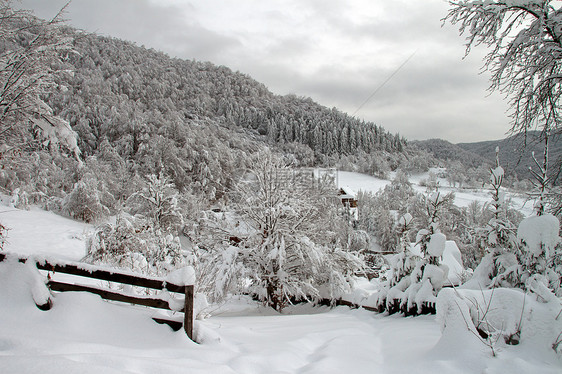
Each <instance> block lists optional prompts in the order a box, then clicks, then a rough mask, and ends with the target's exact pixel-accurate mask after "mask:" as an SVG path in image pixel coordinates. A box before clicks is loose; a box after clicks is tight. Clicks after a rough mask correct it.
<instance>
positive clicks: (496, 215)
mask: <svg viewBox="0 0 562 374" xmlns="http://www.w3.org/2000/svg"><path fill="white" fill-rule="evenodd" d="M504 175H505V172H504V169H503V168H502V167H501V165H500V161H499V148H496V164H495V166H494V167H493V168H490V184H491V186H492V192H491V195H492V203H491V207H492V218H491V219H490V221H489V222H488V224H487V225H486V227H484V228H481V229H479V230H477V232H478V235H479V236H481V237H482V239H483V243H484V245H485V251H486V254H485V256H484V257H483V258H482V260H481V262H480V264H479V265H478V266H477V267H476V269H475V270H474V275H473V277H472V279H471V280H470V281H469V282H470V283H473V287H475V288H494V287H515V286H517V284H519V282H520V281H519V278H520V272H521V268H520V265H519V259H518V255H519V245H518V243H517V238H516V229H515V225H514V224H513V223H512V222H511V221H510V220H509V217H508V215H507V210H508V208H509V207H508V205H507V203H506V201H505V192H504V191H503V190H502V183H503V180H504Z"/></svg>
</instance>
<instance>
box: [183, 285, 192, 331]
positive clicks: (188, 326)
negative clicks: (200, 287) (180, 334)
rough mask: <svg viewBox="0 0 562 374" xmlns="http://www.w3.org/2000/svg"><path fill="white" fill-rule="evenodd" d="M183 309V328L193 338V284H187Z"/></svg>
mask: <svg viewBox="0 0 562 374" xmlns="http://www.w3.org/2000/svg"><path fill="white" fill-rule="evenodd" d="M183 311H184V319H183V329H184V330H185V333H186V334H187V336H188V337H189V339H191V340H193V285H189V286H185V304H184V306H183Z"/></svg>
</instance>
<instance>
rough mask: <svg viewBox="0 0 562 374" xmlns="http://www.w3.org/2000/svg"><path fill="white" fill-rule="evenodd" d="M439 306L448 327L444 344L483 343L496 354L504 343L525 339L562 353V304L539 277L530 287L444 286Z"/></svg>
mask: <svg viewBox="0 0 562 374" xmlns="http://www.w3.org/2000/svg"><path fill="white" fill-rule="evenodd" d="M436 308H437V320H438V321H439V322H440V324H441V329H442V331H443V335H442V338H441V340H440V342H439V343H438V345H440V344H447V345H452V346H453V347H456V349H465V346H466V345H467V344H475V345H476V346H477V345H478V344H480V346H481V347H487V348H489V349H491V351H492V353H493V354H495V353H496V352H497V349H498V348H501V347H502V346H505V345H514V344H519V345H520V346H521V349H523V350H525V349H532V350H534V351H537V350H538V351H543V352H544V351H550V352H552V350H554V351H555V352H557V353H558V354H560V353H562V352H561V351H560V346H559V345H560V333H561V332H562V318H560V311H561V310H562V303H561V301H560V299H559V298H557V297H556V296H555V295H554V294H553V293H552V292H551V291H550V290H549V289H548V288H547V287H546V286H545V285H544V284H543V283H541V281H540V280H538V279H533V280H531V281H530V282H529V292H524V291H523V290H520V289H512V288H495V289H492V290H465V289H444V290H442V291H441V292H440V293H439V296H438V298H437V306H436ZM469 342H472V343H469ZM557 342H558V344H557ZM449 348H451V346H449Z"/></svg>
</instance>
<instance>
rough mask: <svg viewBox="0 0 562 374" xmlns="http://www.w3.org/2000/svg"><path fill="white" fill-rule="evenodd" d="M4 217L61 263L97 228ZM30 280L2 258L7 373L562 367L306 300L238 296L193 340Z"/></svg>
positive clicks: (522, 351)
mask: <svg viewBox="0 0 562 374" xmlns="http://www.w3.org/2000/svg"><path fill="white" fill-rule="evenodd" d="M340 178H341V177H340ZM348 184H350V185H351V183H348ZM352 188H354V186H352ZM355 188H357V187H355ZM357 189H360V188H357ZM0 221H1V222H2V224H4V225H5V226H6V227H7V228H8V229H9V232H8V242H7V244H6V247H5V250H6V251H9V252H16V253H20V254H24V255H31V254H41V255H48V256H51V257H56V258H61V259H64V260H79V259H80V258H81V257H82V256H83V255H84V241H85V239H86V238H87V236H88V234H89V232H90V231H91V230H92V229H93V227H92V226H89V225H86V224H82V223H78V222H76V221H72V220H68V219H65V218H62V217H60V216H57V215H55V214H53V213H50V212H45V211H41V210H36V209H32V210H30V211H22V210H18V209H15V208H13V207H10V206H9V204H7V203H4V204H2V205H1V206H0ZM32 280H33V274H32V269H31V268H30V267H29V266H26V265H22V264H19V263H15V262H12V261H5V262H2V263H0V372H1V373H3V374H12V373H14V374H15V373H17V374H26V373H39V372H40V373H45V374H47V373H63V374H64V373H95V374H99V373H167V374H173V373H186V372H187V373H192V374H197V373H244V374H252V373H303V374H304V373H322V374H324V373H342V372H349V373H354V374H355V373H428V372H439V373H467V374H471V373H490V374H491V373H506V372H508V373H553V374H554V373H561V372H562V362H560V359H559V358H558V357H557V356H556V355H555V354H554V352H553V351H552V350H549V349H547V348H544V347H540V346H533V345H530V344H526V345H523V344H522V345H519V346H507V345H500V346H499V347H498V348H497V349H496V354H497V356H496V357H493V356H492V352H491V351H490V349H489V348H488V347H486V346H485V345H484V344H482V343H481V342H480V341H479V340H478V339H467V338H466V337H467V336H469V334H468V333H467V332H466V331H460V330H462V323H461V324H460V325H459V326H461V328H460V329H459V330H458V332H457V330H451V329H449V330H447V331H448V333H447V334H446V335H445V336H442V333H441V325H440V323H438V322H437V320H436V317H435V316H421V317H413V318H412V317H409V318H403V317H400V316H396V315H394V316H384V315H380V314H376V313H372V312H368V311H365V310H351V309H349V308H347V307H337V308H334V309H330V308H327V307H311V306H302V305H301V306H295V307H290V308H287V310H286V311H285V312H284V313H283V314H279V313H276V312H274V311H273V310H272V309H266V308H264V307H261V306H259V305H257V304H255V303H254V302H253V301H251V300H248V299H246V298H243V297H239V298H232V299H230V301H229V302H227V303H226V304H224V305H221V306H214V307H211V310H209V312H210V313H211V315H212V316H211V317H209V318H206V319H203V320H198V321H196V325H195V337H196V340H197V342H198V343H199V344H196V343H194V342H192V341H190V340H189V339H188V338H187V336H186V335H185V333H183V331H181V330H180V331H178V332H173V331H172V330H171V329H170V328H168V327H167V326H164V325H158V324H156V323H154V322H153V321H152V320H151V316H152V315H153V313H154V311H152V310H149V309H146V308H142V307H134V306H129V305H125V304H117V303H110V302H106V301H103V300H102V299H100V298H99V297H98V296H96V295H91V294H86V293H77V292H68V293H57V294H55V295H54V297H53V304H54V306H53V308H52V309H51V310H50V311H46V312H45V311H40V310H39V309H38V308H37V307H36V306H35V304H34V301H33V298H32V294H31V292H32V287H33V286H32ZM358 284H363V286H364V287H365V288H366V289H368V288H369V287H370V286H372V285H371V284H370V283H368V282H366V281H364V282H363V283H361V282H358ZM461 322H462V321H461Z"/></svg>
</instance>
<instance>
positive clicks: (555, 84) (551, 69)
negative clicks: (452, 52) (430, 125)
mask: <svg viewBox="0 0 562 374" xmlns="http://www.w3.org/2000/svg"><path fill="white" fill-rule="evenodd" d="M554 3H556V2H555V1H552V0H528V1H514V0H505V1H480V0H472V1H451V2H450V4H451V9H450V10H449V13H448V14H447V16H446V17H445V18H444V21H449V22H450V23H452V24H456V25H458V26H459V29H460V33H461V34H467V43H466V46H467V49H466V53H467V54H468V53H469V52H470V50H471V49H472V47H473V46H477V45H485V46H487V47H489V48H490V51H489V53H488V54H487V55H486V57H485V65H484V66H485V68H486V69H488V70H489V71H490V72H491V73H492V77H491V86H490V89H491V90H499V91H501V92H502V93H505V94H506V95H507V96H509V97H510V98H511V101H510V105H511V108H512V125H511V132H512V133H521V132H523V133H526V131H527V130H529V129H540V130H542V131H548V130H558V131H559V130H560V129H559V123H560V118H559V113H558V109H559V106H560V97H561V94H562V87H561V82H562V71H561V59H562V41H561V37H562V17H561V16H562V9H559V6H555V5H552V4H554Z"/></svg>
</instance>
